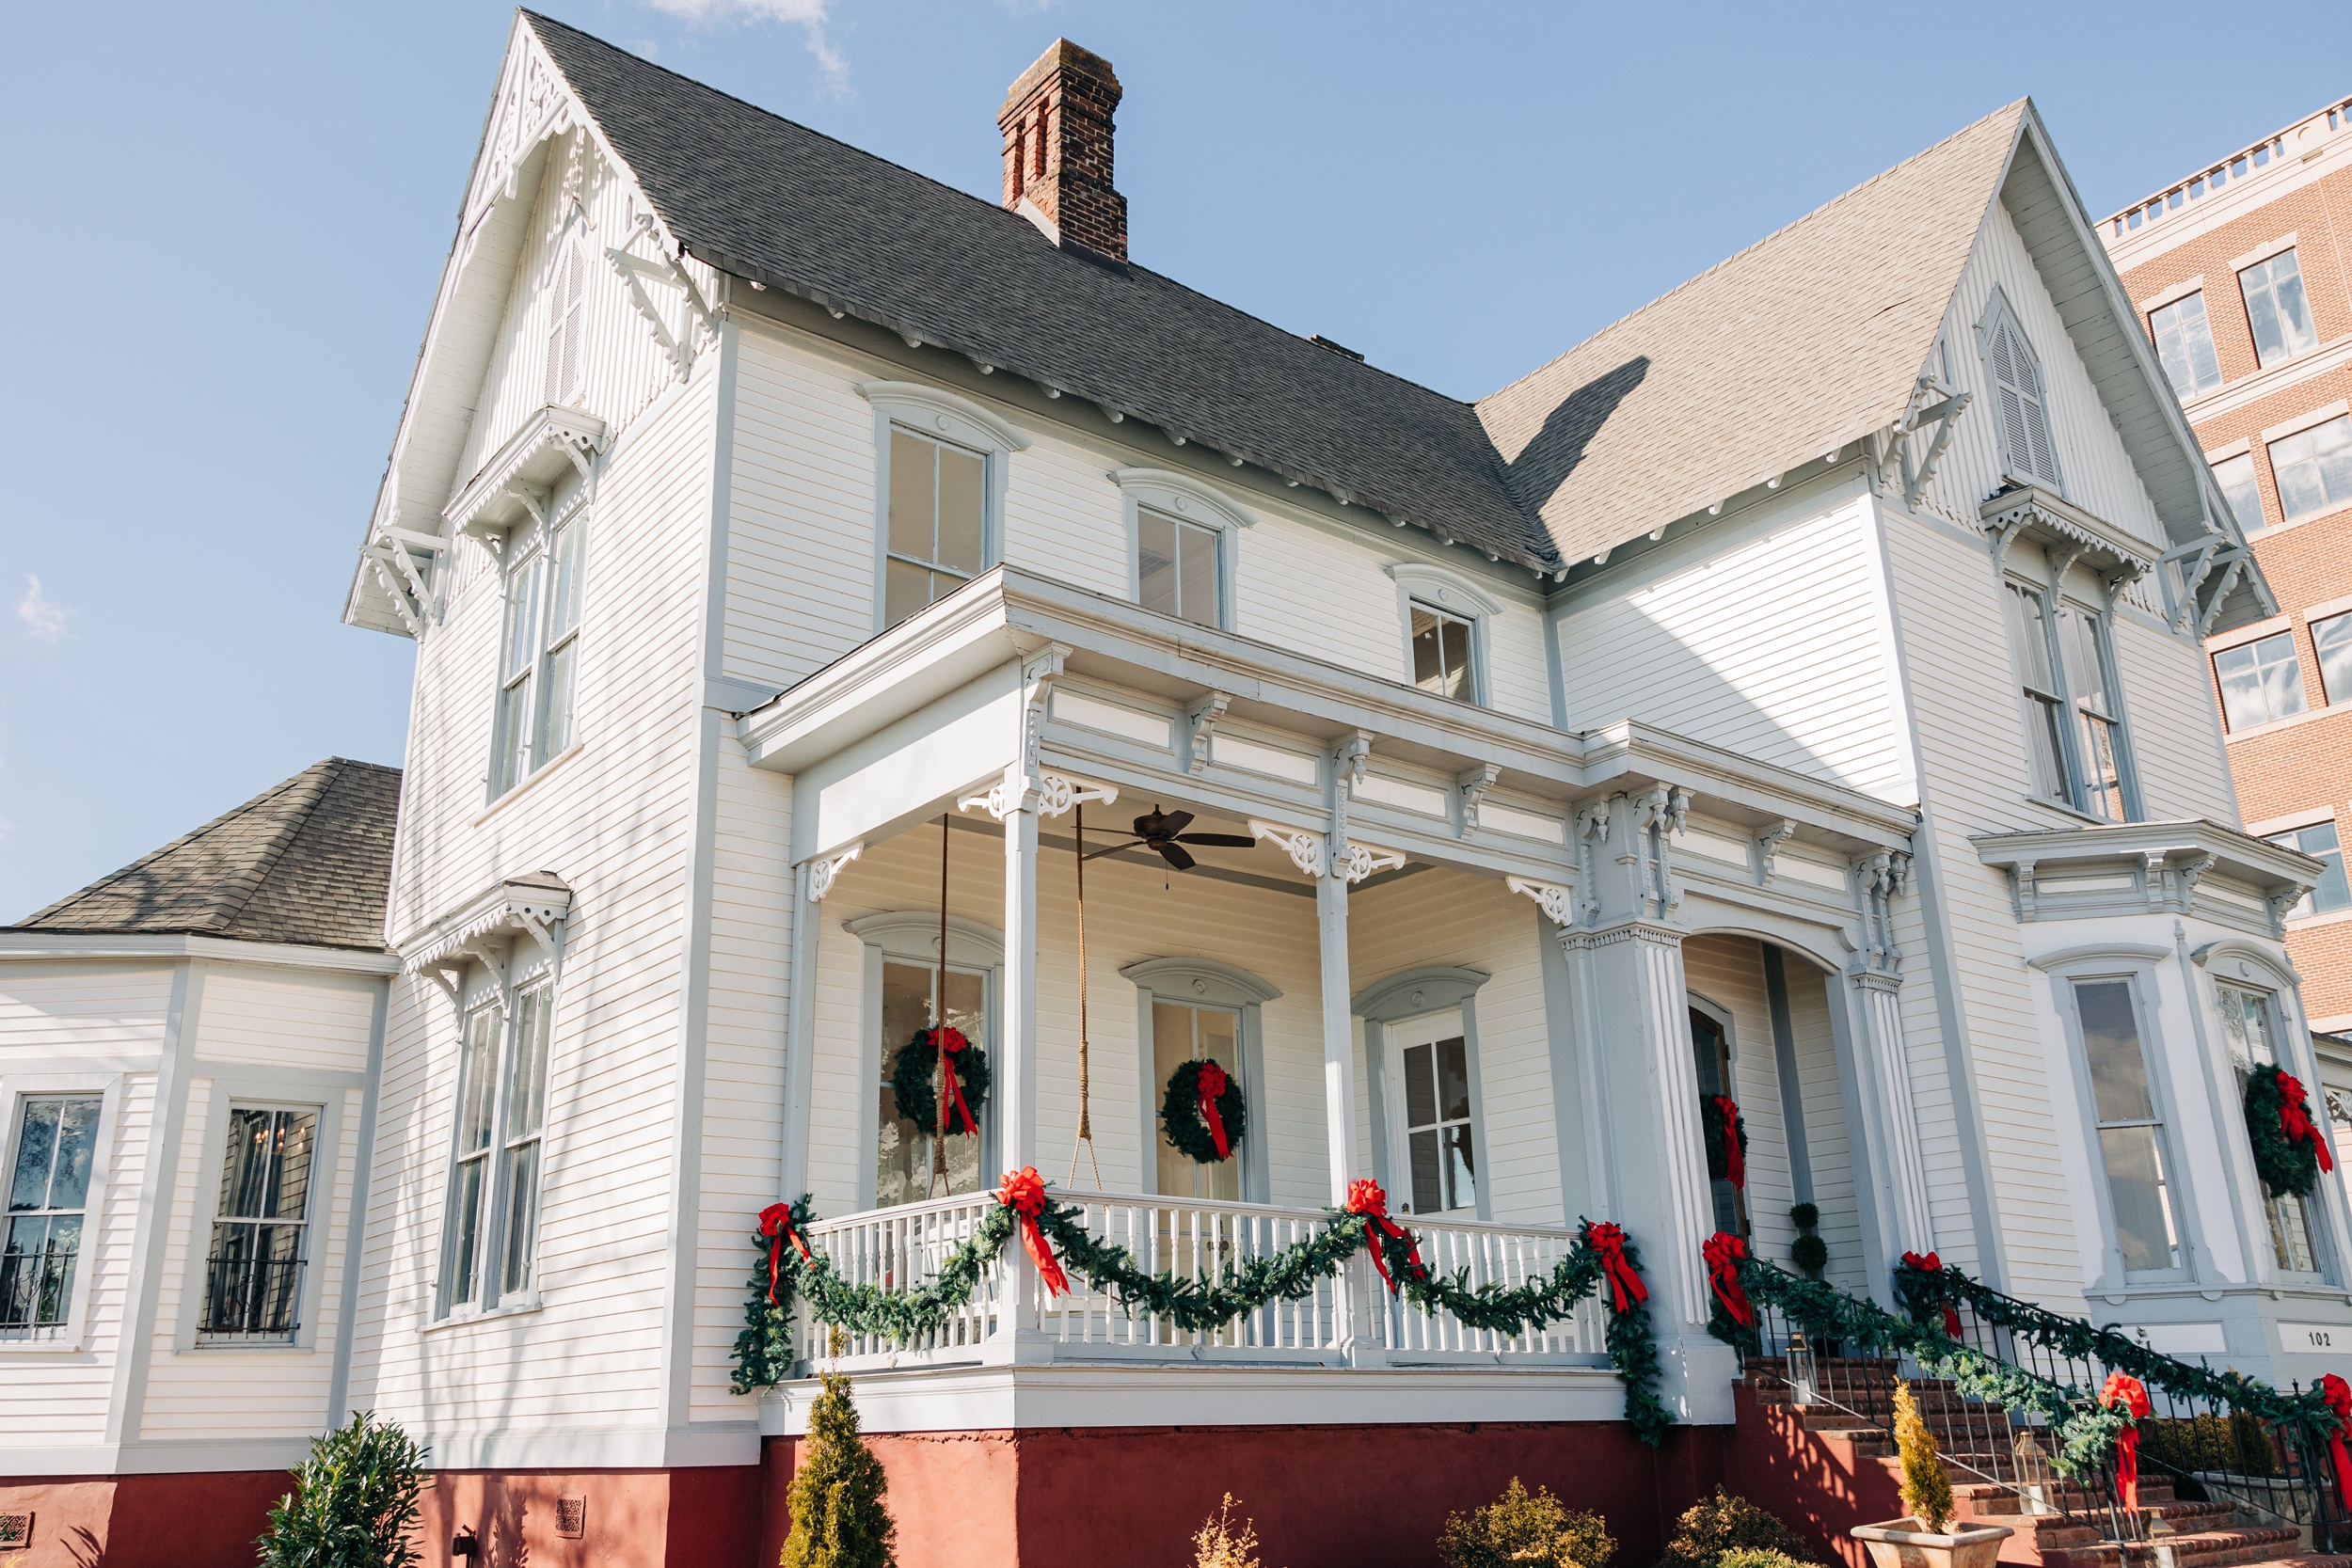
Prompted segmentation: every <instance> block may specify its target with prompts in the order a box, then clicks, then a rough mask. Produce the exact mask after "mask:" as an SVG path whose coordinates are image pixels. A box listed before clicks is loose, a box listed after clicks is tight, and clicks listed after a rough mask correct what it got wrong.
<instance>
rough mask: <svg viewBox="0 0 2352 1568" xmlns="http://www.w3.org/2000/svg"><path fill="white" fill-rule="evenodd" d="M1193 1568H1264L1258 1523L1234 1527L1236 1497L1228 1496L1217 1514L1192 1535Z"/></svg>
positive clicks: (1205, 1520)
mask: <svg viewBox="0 0 2352 1568" xmlns="http://www.w3.org/2000/svg"><path fill="white" fill-rule="evenodd" d="M1192 1568H1260V1564H1259V1562H1258V1522H1257V1521H1256V1520H1255V1519H1248V1518H1245V1519H1244V1520H1242V1522H1241V1525H1240V1527H1239V1528H1235V1526H1234V1524H1233V1495H1232V1493H1231V1492H1228V1493H1226V1494H1225V1500H1224V1502H1222V1503H1220V1504H1219V1505H1217V1511H1216V1513H1212V1514H1210V1515H1209V1516H1208V1517H1207V1518H1206V1519H1204V1520H1202V1521H1201V1523H1200V1528H1199V1529H1197V1530H1195V1531H1193V1535H1192Z"/></svg>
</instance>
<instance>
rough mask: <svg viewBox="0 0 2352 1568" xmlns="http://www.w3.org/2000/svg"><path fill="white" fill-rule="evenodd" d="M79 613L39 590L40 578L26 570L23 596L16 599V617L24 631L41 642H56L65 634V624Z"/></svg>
mask: <svg viewBox="0 0 2352 1568" xmlns="http://www.w3.org/2000/svg"><path fill="white" fill-rule="evenodd" d="M78 613H80V612H79V611H78V610H68V609H67V608H66V607H65V606H63V605H61V604H59V603H57V602H56V600H55V599H52V598H50V597H49V595H47V594H43V593H42V592H41V591H40V578H37V577H35V576H33V575H32V574H31V573H29V572H27V573H26V574H25V575H24V597H23V598H21V599H19V600H17V601H16V618H17V619H18V620H20V621H22V622H24V633H25V635H26V636H28V637H32V638H36V639H38V640H40V641H43V642H56V641H60V640H62V639H63V638H64V636H65V635H66V630H65V624H66V623H67V622H68V621H71V620H72V619H73V617H74V616H75V615H76V614H78Z"/></svg>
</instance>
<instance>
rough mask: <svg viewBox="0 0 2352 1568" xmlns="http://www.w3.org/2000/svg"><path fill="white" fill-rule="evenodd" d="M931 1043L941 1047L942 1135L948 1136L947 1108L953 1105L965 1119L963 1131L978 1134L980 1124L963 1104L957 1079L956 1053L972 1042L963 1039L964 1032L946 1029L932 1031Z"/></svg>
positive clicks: (940, 1109) (961, 1092) (940, 1092)
mask: <svg viewBox="0 0 2352 1568" xmlns="http://www.w3.org/2000/svg"><path fill="white" fill-rule="evenodd" d="M931 1043H932V1044H934V1045H936V1046H938V1047H939V1131H940V1135H941V1136H943V1137H944V1136H946V1132H947V1123H948V1117H947V1107H948V1106H949V1104H951V1103H952V1104H953V1105H954V1106H955V1109H956V1115H958V1116H960V1117H962V1118H963V1130H964V1131H965V1132H978V1131H979V1130H980V1124H979V1123H978V1122H977V1121H974V1120H973V1119H972V1107H971V1106H969V1105H966V1104H965V1103H964V1102H963V1085H962V1084H961V1083H960V1082H959V1081H958V1080H957V1078H956V1054H955V1053H957V1052H959V1051H961V1050H962V1049H963V1048H964V1047H965V1046H967V1045H970V1044H971V1043H972V1042H971V1041H970V1040H968V1039H965V1038H964V1037H963V1031H962V1030H961V1029H956V1028H946V1029H934V1030H932V1031H931Z"/></svg>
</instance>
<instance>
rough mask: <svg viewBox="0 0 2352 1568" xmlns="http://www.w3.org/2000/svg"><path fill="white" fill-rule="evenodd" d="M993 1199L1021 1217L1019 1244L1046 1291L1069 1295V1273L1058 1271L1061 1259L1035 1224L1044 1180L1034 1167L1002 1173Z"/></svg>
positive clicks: (1041, 1209)
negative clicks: (1027, 1255) (1027, 1251)
mask: <svg viewBox="0 0 2352 1568" xmlns="http://www.w3.org/2000/svg"><path fill="white" fill-rule="evenodd" d="M996 1201H997V1202H999V1203H1001V1204H1003V1205H1004V1206H1005V1207H1006V1208H1008V1209H1009V1210H1011V1211H1012V1212H1014V1213H1016V1214H1018V1215H1020V1216H1021V1244H1022V1245H1023V1246H1025V1247H1026V1248H1028V1250H1029V1260H1030V1261H1031V1262H1033V1263H1035V1264H1036V1265H1037V1276H1038V1277H1039V1278H1040V1279H1042V1280H1043V1281H1045V1291H1046V1293H1047V1294H1048V1295H1055V1296H1066V1295H1068V1294H1069V1293H1070V1276H1069V1275H1066V1274H1064V1273H1062V1272H1061V1259H1058V1258H1056V1257H1055V1256H1054V1249H1053V1247H1052V1246H1051V1245H1050V1244H1048V1243H1047V1242H1046V1240H1045V1232H1044V1231H1042V1230H1040V1229H1039V1228H1038V1225H1037V1217H1038V1215H1040V1214H1041V1213H1043V1212H1045V1179H1044V1178H1043V1177H1041V1176H1040V1175H1038V1173H1037V1167H1036V1166H1035V1165H1023V1166H1022V1167H1021V1168H1020V1169H1019V1170H1009V1171H1007V1172H1005V1175H1004V1180H1001V1181H999V1182H998V1183H997V1186H996Z"/></svg>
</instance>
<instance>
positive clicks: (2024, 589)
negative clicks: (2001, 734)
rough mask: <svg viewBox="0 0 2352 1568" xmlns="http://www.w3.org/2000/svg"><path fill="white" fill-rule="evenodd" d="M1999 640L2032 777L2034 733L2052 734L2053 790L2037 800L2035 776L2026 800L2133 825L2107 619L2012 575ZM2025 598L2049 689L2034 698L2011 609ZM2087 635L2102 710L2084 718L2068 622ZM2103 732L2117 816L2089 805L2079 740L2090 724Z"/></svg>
mask: <svg viewBox="0 0 2352 1568" xmlns="http://www.w3.org/2000/svg"><path fill="white" fill-rule="evenodd" d="M2002 592H2003V593H2004V594H2006V595H2008V597H2005V598H2004V599H2003V601H2002V607H2001V608H2002V610H2003V612H2004V615H2003V621H2004V635H2005V636H2006V637H2007V638H2008V639H2009V640H2010V662H2011V668H2012V673H2013V674H2014V677H2015V680H2014V689H2015V691H2016V693H2017V706H2018V717H2019V719H2020V721H2021V722H2022V723H2023V725H2024V727H2025V733H2026V760H2027V765H2028V768H2031V769H2032V770H2033V771H2034V772H2035V773H2036V774H2037V775H2038V774H2039V771H2040V769H2039V765H2038V760H2037V753H2038V749H2039V747H2040V746H2041V744H2042V738H2041V736H2042V725H2044V724H2045V723H2046V724H2048V725H2049V726H2050V727H2051V728H2053V729H2055V731H2056V732H2057V733H2056V736H2055V737H2054V738H2055V746H2056V755H2055V756H2054V757H2053V758H2052V761H2053V762H2054V763H2055V765H2056V767H2057V768H2058V781H2057V782H2058V792H2057V793H2055V794H2052V793H2045V792H2043V791H2042V789H2041V787H2040V785H2041V783H2042V781H2041V780H2040V779H2039V777H2038V776H2037V777H2036V778H2034V779H2033V780H2032V781H2031V784H2030V790H2031V792H2030V793H2029V794H2028V796H2027V798H2028V799H2029V800H2034V801H2036V802H2037V803H2039V804H2042V805H2053V806H2058V807H2061V808H2063V809H2065V810H2068V811H2071V812H2073V813H2074V814H2075V815H2077V816H2088V817H2091V818H2093V819H2095V820H2097V821H2101V822H2137V821H2139V820H2141V819H2142V817H2143V816H2144V812H2143V809H2142V806H2141V803H2140V798H2139V780H2138V773H2137V768H2136V766H2135V765H2134V762H2133V757H2132V743H2131V721H2130V715H2129V714H2128V713H2127V712H2126V710H2125V708H2124V705H2123V691H2122V680H2121V679H2120V678H2119V677H2118V675H2117V673H2116V658H2115V641H2114V635H2115V628H2114V624H2113V623H2114V617H2113V616H2112V615H2111V614H2110V613H2109V612H2108V611H2107V610H2105V609H2103V608H2100V607H2098V606H2094V605H2090V604H2086V603H2084V602H2083V601H2082V600H2081V599H2080V598H2078V597H2076V596H2075V595H2074V594H2068V593H2066V592H2065V591H2064V590H2063V589H2062V588H2058V587H2056V586H2045V585H2044V584H2042V583H2039V582H2036V581H2034V580H2033V579H2031V578H2026V577H2023V576H2020V575H2019V574H2017V573H2014V572H2006V573H2004V574H2003V575H2002ZM2026 599H2030V600H2031V601H2033V602H2034V603H2036V604H2038V605H2039V606H2040V607H2041V615H2040V622H2041V626H2042V664H2043V667H2045V668H2046V669H2047V670H2048V671H2049V673H2050V683H2051V689H2049V690H2048V691H2042V690H2041V689H2039V688H2037V687H2036V686H2035V685H2034V684H2033V682H2032V681H2030V680H2028V679H2027V678H2026V674H2027V663H2028V661H2027V658H2026V653H2027V648H2026V646H2025V645H2022V644H2021V640H2022V639H2025V638H2028V637H2031V636H2032V635H2033V626H2032V619H2031V618H2030V617H2028V616H2027V614H2026V612H2025V611H2023V610H2018V609H2015V608H2013V605H2014V604H2015V602H2017V601H2020V600H2026ZM2070 617H2072V618H2074V621H2076V622H2079V623H2081V624H2082V625H2084V626H2087V627H2088V628H2089V634H2090V645H2091V648H2092V650H2093V652H2095V653H2096V655H2097V656H2098V660H2099V669H2098V671H2097V672H2096V673H2097V675H2098V678H2099V680H2100V681H2101V683H2102V684H2103V685H2104V688H2105V689H2104V690H2103V691H2101V692H2100V693H2099V695H2100V696H2101V697H2102V698H2104V699H2105V701H2106V705H2107V707H2108V709H2109V710H2110V711H2109V712H2107V713H2104V714H2091V713H2089V712H2087V711H2086V709H2085V703H2086V701H2087V699H2088V698H2089V696H2090V693H2088V692H2086V691H2083V690H2080V689H2077V688H2078V686H2079V685H2080V684H2081V683H2080V682H2078V680H2077V677H2076V673H2075V671H2074V668H2073V665H2074V660H2073V659H2072V658H2071V657H2070V656H2069V654H2068V651H2067V645H2066V637H2067V630H2066V628H2067V626H2068V625H2069V618H2070ZM2094 722H2095V723H2100V724H2105V725H2106V726H2107V728H2108V731H2109V735H2108V739H2109V741H2110V743H2111V745H2112V747H2113V750H2114V760H2115V793H2116V803H2117V806H2118V808H2119V811H2120V815H2115V816H2109V815H2108V814H2106V812H2103V811H2101V810H2100V809H2099V808H2098V806H2097V805H2096V804H2094V803H2093V799H2092V796H2093V791H2092V780H2091V768H2090V755H2089V746H2088V744H2087V736H2088V735H2089V726H2090V724H2092V723H2094Z"/></svg>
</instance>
